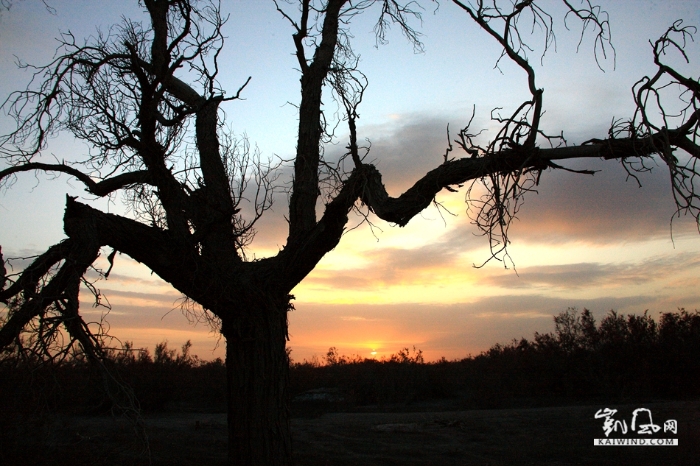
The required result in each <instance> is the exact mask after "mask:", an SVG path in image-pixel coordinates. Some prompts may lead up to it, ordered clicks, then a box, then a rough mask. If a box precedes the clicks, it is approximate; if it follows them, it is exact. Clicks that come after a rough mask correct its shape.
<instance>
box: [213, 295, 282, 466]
mask: <svg viewBox="0 0 700 466" xmlns="http://www.w3.org/2000/svg"><path fill="white" fill-rule="evenodd" d="M266 294H267V293H266ZM245 301H247V306H249V307H247V311H248V312H246V313H245V314H244V315H239V316H237V317H234V318H227V319H223V320H222V329H221V330H222V334H223V335H224V337H225V338H226V375H227V383H228V439H229V448H228V451H229V463H230V464H231V465H234V464H235V465H245V466H248V465H251V466H252V465H289V464H292V446H291V433H290V428H289V410H288V392H287V387H288V380H289V360H288V356H287V352H286V341H287V335H288V334H287V311H288V310H289V309H290V308H291V304H290V302H289V297H285V299H282V300H272V299H269V298H267V297H263V298H257V299H250V300H249V299H246V300H245Z"/></svg>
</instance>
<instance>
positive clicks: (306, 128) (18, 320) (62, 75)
mask: <svg viewBox="0 0 700 466" xmlns="http://www.w3.org/2000/svg"><path fill="white" fill-rule="evenodd" d="M452 3H453V4H454V7H456V10H457V12H458V13H460V14H462V13H463V14H464V15H465V20H473V21H474V22H475V23H476V24H477V25H478V26H479V27H480V28H481V29H482V30H483V31H484V32H485V33H487V34H488V35H490V36H491V37H492V38H493V39H494V40H496V41H497V42H498V44H499V45H500V46H501V47H502V50H503V54H502V57H501V59H502V60H511V61H513V62H514V63H515V64H516V65H518V66H519V67H520V68H522V69H523V70H524V72H525V74H526V78H527V83H528V88H529V92H530V96H529V97H528V98H527V100H525V101H524V102H523V103H522V104H520V105H519V106H517V109H516V110H515V111H514V112H513V113H512V114H511V115H509V116H506V117H502V116H500V115H499V114H498V113H497V112H494V114H493V118H494V119H495V120H497V121H498V122H499V123H500V130H499V132H498V133H497V135H496V136H495V137H494V138H493V139H492V140H491V141H490V142H489V143H488V144H485V145H479V144H477V142H475V141H476V140H477V139H476V133H473V132H471V130H470V126H469V125H468V126H467V127H465V128H463V129H462V130H461V131H459V133H458V134H457V136H456V139H455V140H454V141H450V138H449V137H448V148H447V150H446V152H445V155H444V159H443V160H442V161H441V163H440V164H439V165H438V166H436V167H435V168H434V169H433V170H431V171H429V172H428V173H427V174H425V175H424V176H423V177H422V178H420V179H418V180H417V181H416V182H415V183H414V184H413V186H412V187H411V188H409V189H408V190H407V191H406V192H404V193H403V194H401V195H400V196H398V197H392V196H391V195H390V194H389V193H388V192H387V191H386V189H385V187H384V185H383V184H382V176H381V173H380V172H379V170H378V169H377V168H376V167H375V166H374V165H372V164H370V163H367V162H366V161H365V160H366V154H367V152H368V150H369V149H368V148H366V147H361V146H360V145H359V143H358V134H357V125H356V120H357V118H358V117H357V109H358V107H359V106H360V105H361V103H362V99H363V93H364V90H365V88H366V85H367V79H366V77H365V76H364V75H363V74H362V73H361V72H360V70H359V69H358V59H357V56H356V55H355V53H354V52H353V49H352V47H351V43H350V40H351V38H352V36H351V35H350V32H349V29H348V28H349V27H350V24H351V22H352V19H353V18H354V17H355V16H357V15H359V14H362V13H365V12H366V10H371V9H372V8H374V7H376V8H375V11H376V10H378V12H377V13H375V14H378V20H377V22H376V27H375V32H376V37H377V42H378V43H382V42H383V41H384V40H385V33H386V30H387V28H388V27H390V26H395V27H398V28H399V29H400V30H401V31H402V32H403V33H404V35H405V36H406V37H407V38H408V40H409V41H410V42H411V43H412V44H413V46H414V47H415V48H416V49H421V47H422V44H421V42H420V34H419V33H418V32H417V31H416V30H415V29H414V28H413V26H412V23H413V21H414V20H419V19H420V12H421V6H420V5H418V4H417V2H404V3H402V2H399V1H396V0H299V1H298V2H293V1H292V0H288V1H284V2H283V1H282V0H280V1H278V2H276V3H275V4H276V6H277V9H278V11H279V12H280V14H281V15H282V16H283V17H284V18H285V19H286V20H287V21H288V22H289V23H290V24H291V27H292V29H293V31H294V32H293V44H294V49H295V54H296V58H297V61H298V65H299V72H300V74H301V99H300V102H299V106H298V119H299V132H298V140H297V146H296V157H295V158H294V160H293V180H292V181H291V185H290V195H289V216H288V223H289V232H288V237H287V241H286V244H285V246H284V248H283V249H282V250H281V251H279V253H278V254H277V255H275V256H272V257H268V258H264V259H257V260H250V259H249V258H248V257H247V256H246V252H245V251H246V247H247V246H248V245H249V244H250V242H251V241H252V240H253V235H254V231H255V230H254V226H255V223H256V220H258V219H259V218H261V216H262V215H264V214H265V212H266V211H268V209H269V207H270V205H271V202H272V198H273V193H274V189H275V187H276V185H277V183H276V177H277V176H279V170H280V167H279V166H275V165H266V164H264V163H262V162H261V160H260V158H259V156H258V155H257V153H256V152H255V151H254V150H252V149H251V147H250V145H249V144H248V143H247V141H246V140H236V139H235V138H234V137H233V136H232V135H231V134H230V132H228V131H227V129H226V125H225V124H224V114H223V112H222V111H220V106H221V104H222V103H223V102H226V101H232V100H236V99H238V98H239V97H240V96H241V95H242V93H243V92H244V91H245V87H246V85H247V83H248V81H246V82H242V83H241V85H240V87H239V88H238V89H237V91H236V92H235V93H234V94H233V95H231V94H226V93H224V90H223V89H221V88H220V86H219V84H218V81H217V77H218V73H219V67H218V61H219V60H220V57H221V55H220V53H221V50H222V48H223V45H224V35H223V32H222V28H223V27H224V24H225V18H223V17H222V16H221V14H220V10H219V7H218V5H217V4H216V3H210V2H205V1H194V0H143V4H144V5H145V7H146V9H147V11H148V14H149V16H150V25H148V26H144V25H142V24H141V23H138V22H133V21H129V20H124V22H123V23H122V24H120V25H119V26H118V27H116V28H115V29H113V30H111V32H110V33H109V34H106V35H99V36H97V37H96V38H94V39H92V40H90V41H89V42H86V43H79V42H78V41H77V40H76V39H75V38H74V37H73V36H72V35H71V34H70V33H68V34H65V35H63V36H62V38H61V44H60V47H59V50H58V53H57V55H56V58H55V59H54V60H53V61H52V62H51V63H49V64H48V65H46V66H42V67H39V68H35V74H34V80H33V82H32V83H30V85H29V86H28V87H27V88H26V90H24V91H21V92H16V93H14V94H12V95H11V96H10V97H9V98H8V99H7V100H6V101H5V104H4V109H5V110H6V111H8V112H9V113H10V114H11V115H12V116H13V117H14V118H15V120H16V124H17V128H16V130H15V131H13V132H12V133H10V134H8V135H6V136H4V137H3V138H2V140H1V141H0V150H1V151H2V152H1V155H2V157H3V158H4V160H5V164H6V168H4V169H2V171H0V181H2V183H4V184H5V185H9V184H10V183H11V182H12V180H13V179H14V178H15V176H17V175H19V174H20V173H23V172H29V171H36V170H39V171H45V172H53V173H63V174H67V175H70V176H72V177H74V178H76V179H78V180H79V181H81V182H82V183H83V184H84V185H85V189H86V190H87V192H88V193H90V194H91V195H93V196H97V197H105V196H111V195H113V194H115V193H117V192H122V193H124V195H125V196H126V198H127V199H128V200H129V202H130V205H131V208H132V214H133V215H132V218H128V217H125V216H119V215H115V214H111V213H105V212H101V211H99V210H97V209H95V208H93V207H91V206H89V205H87V204H84V203H81V202H78V201H77V200H76V199H75V198H71V197H68V198H67V199H66V208H65V215H64V230H65V233H66V235H67V239H65V240H64V241H62V242H61V243H59V244H57V245H54V246H52V247H50V248H49V249H48V250H47V251H46V252H45V253H44V254H42V255H40V256H38V257H37V258H35V259H34V261H33V262H32V263H31V265H29V266H28V267H26V268H25V269H24V270H23V271H22V272H21V274H19V275H12V274H10V275H7V273H6V272H4V273H3V281H4V285H3V288H2V290H1V291H0V300H2V301H3V302H5V303H6V304H8V309H9V313H8V316H7V319H6V321H5V322H4V323H3V325H2V328H1V329H0V348H6V347H9V346H11V345H12V344H13V342H15V343H17V342H18V341H20V337H21V335H22V334H23V332H27V331H31V330H32V329H36V327H33V325H35V324H33V323H36V322H37V321H42V322H44V321H45V319H42V318H43V317H45V316H47V315H48V314H47V313H50V316H51V317H52V319H53V320H51V322H53V324H54V325H55V326H60V325H62V326H63V327H64V328H65V330H66V331H67V335H69V337H70V338H69V339H68V341H63V342H62V343H61V344H60V345H59V346H60V347H61V350H63V349H65V348H66V347H67V345H73V343H75V342H77V343H79V348H81V349H82V351H84V352H85V353H86V354H87V355H88V357H90V358H92V359H94V360H99V359H100V358H103V357H104V353H103V352H101V350H100V347H101V343H102V342H101V340H100V338H99V335H94V334H93V333H92V332H91V331H90V328H89V327H88V325H86V324H85V321H84V320H83V319H82V317H81V315H80V312H79V309H78V299H77V294H78V290H79V287H80V283H81V281H83V280H85V276H86V272H87V271H88V270H89V269H90V268H91V267H92V264H93V262H94V261H95V259H96V258H97V257H98V254H99V251H100V248H102V247H109V248H111V249H112V251H113V252H112V253H111V254H110V256H109V260H110V262H112V260H113V258H114V254H115V252H116V251H119V252H121V253H124V254H127V255H129V256H130V257H132V258H134V259H135V260H137V261H139V262H142V263H144V264H145V265H146V266H148V267H149V268H150V269H151V270H152V271H153V272H155V273H156V274H158V275H159V276H160V277H161V278H163V279H164V280H165V281H167V282H169V283H170V284H172V286H173V287H175V288H176V289H177V290H178V291H179V292H181V293H182V294H183V295H184V296H185V297H186V298H187V299H188V300H191V301H192V302H196V303H198V304H199V305H201V306H202V307H203V308H204V309H206V311H207V312H208V313H210V315H211V316H212V318H214V319H216V320H217V321H218V322H219V324H220V331H221V333H222V335H223V336H224V337H225V339H226V367H227V372H228V393H229V407H228V422H229V457H230V461H231V463H232V464H289V463H290V462H291V441H290V432H289V420H288V411H287V406H286V397H287V377H288V359H287V353H286V351H285V344H286V340H287V338H288V335H287V312H288V311H289V310H290V309H291V308H292V304H291V300H292V299H293V297H292V296H291V295H290V292H291V290H292V289H293V288H294V287H295V286H296V285H297V284H298V283H300V282H301V281H302V280H303V279H304V277H306V276H307V275H308V274H309V273H310V272H311V271H312V270H313V269H314V267H315V266H316V264H318V262H319V261H320V260H321V258H323V257H324V255H325V254H327V253H328V252H329V251H331V250H332V249H333V248H334V247H336V245H337V244H338V243H339V241H340V239H341V237H342V235H343V232H344V231H345V228H346V225H347V224H348V215H349V214H350V213H351V211H352V210H353V209H356V210H358V211H359V212H361V213H364V214H365V215H367V214H369V213H370V212H371V213H373V214H374V215H376V217H378V218H379V219H381V220H383V221H386V222H390V223H393V224H396V225H399V226H404V225H406V224H407V223H408V222H409V221H410V220H411V219H412V218H413V217H414V216H415V215H417V214H418V213H420V212H421V211H423V210H424V209H425V208H426V207H428V206H429V205H430V204H431V203H433V202H435V196H436V195H437V194H438V193H439V192H440V191H441V190H443V189H447V190H455V189H459V188H460V187H462V186H463V185H465V184H469V187H467V189H468V190H471V187H473V186H475V184H479V185H480V186H484V187H485V188H486V194H485V195H484V196H482V197H479V198H478V199H472V202H471V204H470V212H471V213H472V218H473V221H474V223H475V225H476V226H477V227H478V228H479V229H480V231H481V232H482V233H483V234H484V235H486V236H487V237H488V240H489V243H490V246H491V251H492V257H493V258H496V259H499V260H502V259H504V258H507V249H506V247H507V245H508V225H509V224H510V221H511V219H512V218H513V217H514V215H515V214H516V213H517V210H518V208H519V205H520V203H521V202H522V199H523V195H524V194H525V193H527V192H528V191H529V190H531V189H533V187H534V186H535V185H537V184H538V183H539V181H540V175H541V174H542V172H543V171H544V170H547V169H563V167H562V166H560V165H559V163H560V162H559V161H561V160H565V159H573V158H604V159H615V160H618V161H621V162H622V163H623V164H625V166H626V167H627V168H628V170H629V171H630V173H632V174H634V173H635V170H645V169H646V167H647V165H646V164H647V163H648V162H649V161H651V160H652V158H658V159H660V160H662V161H663V162H664V163H665V164H666V165H667V166H668V169H669V173H670V175H671V185H672V189H673V192H674V194H675V198H676V201H677V206H678V209H679V212H689V213H691V214H692V215H693V216H694V217H695V218H696V219H698V213H699V209H698V208H699V207H700V206H699V204H698V194H697V192H696V190H695V187H696V176H697V174H698V170H697V166H696V163H697V160H698V157H700V146H698V140H697V138H698V121H699V117H700V110H699V109H698V104H699V102H700V84H699V83H698V81H697V80H694V79H691V78H688V77H685V76H683V75H682V74H680V73H678V72H677V71H676V70H675V69H674V68H672V67H670V66H668V65H666V64H665V63H664V59H665V58H666V56H667V54H669V53H677V54H680V56H681V57H682V58H685V59H686V60H687V59H688V57H687V56H686V55H685V51H684V50H685V49H684V47H685V40H686V39H688V38H689V37H691V34H692V33H693V32H694V29H691V28H689V27H685V26H683V25H682V24H681V23H680V22H678V23H676V24H674V25H673V26H672V27H670V28H669V29H668V31H667V32H666V33H665V34H664V35H663V36H662V37H661V38H660V39H659V40H658V41H656V42H655V43H654V44H652V45H653V59H654V63H656V65H657V68H658V71H657V73H656V74H655V75H654V76H652V77H645V78H643V79H641V80H640V81H639V82H638V83H637V84H636V85H635V87H634V89H635V93H634V95H635V102H636V104H637V111H636V113H635V114H634V115H633V116H632V117H631V118H630V119H629V120H626V121H616V122H614V124H613V125H612V127H611V128H610V131H609V133H608V134H607V135H605V136H604V137H601V138H600V139H591V140H589V141H587V142H585V143H584V144H582V145H579V146H567V144H566V141H565V140H564V139H563V137H561V135H559V136H551V135H547V134H545V133H544V132H543V131H542V130H541V129H540V128H541V121H542V118H543V114H544V107H545V106H544V100H543V91H542V89H540V88H538V87H537V80H536V76H535V71H534V69H533V67H532V66H531V65H530V63H529V61H528V60H529V58H528V53H532V50H533V48H531V46H530V45H529V44H528V43H527V40H526V38H527V35H524V34H522V33H521V25H523V24H528V27H536V28H539V29H541V30H542V31H544V37H545V43H544V50H545V51H546V50H547V49H548V48H549V47H550V45H551V44H552V41H553V40H554V30H553V27H554V19H553V18H552V16H550V15H549V14H548V13H547V12H546V11H545V10H543V9H542V8H541V7H540V6H539V5H538V4H537V3H536V2H535V1H533V0H523V1H520V2H510V1H508V2H503V4H501V2H499V1H496V0H492V1H490V2H485V1H480V0H477V1H475V2H473V4H467V3H464V2H461V1H458V0H454V1H453V2H452ZM564 4H565V6H566V8H567V9H568V15H567V21H568V23H567V25H569V24H572V22H573V21H574V20H576V21H578V22H579V24H581V26H582V34H583V33H584V32H587V31H592V32H593V34H594V35H595V53H596V54H597V56H603V55H605V54H611V53H614V49H613V48H612V45H611V44H610V31H609V24H608V19H607V15H606V14H605V12H603V11H601V10H600V9H599V8H598V7H594V6H593V5H591V4H590V3H588V2H587V1H584V2H583V3H582V5H583V6H582V7H580V8H577V7H575V6H573V5H572V3H570V2H568V1H564ZM295 5H296V6H295ZM522 27H524V26H522ZM185 78H188V79H189V81H190V83H192V84H188V83H186V82H185V81H184V79H185ZM670 89H673V90H674V91H675V92H676V94H675V95H674V96H671V97H675V101H673V102H668V103H667V101H666V100H664V99H666V98H668V97H669V96H668V94H669V92H668V91H669V90H670ZM323 92H326V93H330V94H331V95H332V96H333V97H334V98H335V100H336V102H337V103H338V108H339V109H340V111H341V112H342V113H343V117H342V121H344V122H345V123H346V124H347V126H348V131H349V141H348V146H347V154H346V155H345V156H344V157H342V158H341V159H340V161H337V162H333V163H331V162H330V161H328V160H326V159H325V158H324V153H323V145H324V142H326V141H328V140H329V138H332V137H333V128H332V127H331V126H329V125H328V122H327V120H326V116H325V114H324V106H323V103H322V94H323ZM678 102H681V104H682V105H681V106H680V107H679V106H678ZM659 114H660V115H661V116H660V117H659V116H658V115H659ZM61 132H69V133H72V134H73V135H74V136H75V137H77V138H78V139H81V140H84V141H86V142H87V143H88V144H89V145H90V147H91V148H92V149H91V152H90V153H89V154H88V156H86V157H85V158H84V159H82V160H80V161H77V162H74V163H65V162H55V161H54V162H51V161H47V159H46V156H45V155H44V151H45V149H46V147H47V144H48V139H49V138H50V137H51V136H53V135H56V134H58V133H61ZM448 134H449V132H448ZM453 142H454V144H456V146H457V148H456V149H455V147H453ZM456 150H461V151H462V156H461V157H457V156H452V155H453V154H454V153H455V151H456ZM373 155H374V156H377V157H381V154H373ZM584 172H585V171H584ZM469 192H471V191H469ZM250 193H255V194H254V195H250ZM319 201H322V202H323V205H324V209H323V213H322V214H321V215H320V217H319V216H318V215H317V204H318V203H319ZM108 272H109V271H107V273H108ZM95 292H96V291H95ZM96 295H97V296H99V294H98V293H97V292H96ZM54 334H55V332H54ZM42 335H45V333H44V334H42ZM51 351H54V353H53V354H55V351H57V350H56V349H54V350H50V349H49V350H47V352H48V353H51Z"/></svg>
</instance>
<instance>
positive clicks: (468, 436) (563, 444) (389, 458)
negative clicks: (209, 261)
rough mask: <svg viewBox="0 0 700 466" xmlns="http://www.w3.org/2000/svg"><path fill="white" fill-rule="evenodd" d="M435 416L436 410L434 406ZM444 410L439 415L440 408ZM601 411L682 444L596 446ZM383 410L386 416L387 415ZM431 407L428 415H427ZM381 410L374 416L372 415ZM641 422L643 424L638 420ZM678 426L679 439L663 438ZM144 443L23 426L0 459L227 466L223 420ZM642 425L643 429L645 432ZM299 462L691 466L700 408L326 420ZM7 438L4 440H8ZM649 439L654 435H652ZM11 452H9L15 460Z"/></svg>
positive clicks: (96, 429)
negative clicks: (644, 416) (645, 414)
mask: <svg viewBox="0 0 700 466" xmlns="http://www.w3.org/2000/svg"><path fill="white" fill-rule="evenodd" d="M433 408H435V407H433ZM437 408H439V407H437ZM602 408H612V409H617V410H618V412H617V413H616V415H615V416H614V418H615V419H616V420H625V421H626V424H627V427H628V433H627V435H622V434H621V433H619V432H618V433H617V434H616V433H612V434H611V435H610V437H615V436H617V437H622V438H635V437H637V438H638V437H644V435H639V434H632V432H631V430H629V429H630V428H631V421H632V413H633V411H634V410H635V409H636V408H648V409H650V410H651V413H652V415H653V422H654V423H655V424H657V425H660V426H662V429H661V430H660V431H659V432H657V433H656V434H654V437H663V438H676V439H678V446H676V447H672V446H665V447H650V446H644V447H642V446H634V447H630V446H615V447H602V446H593V442H594V439H596V438H605V434H604V432H603V421H604V419H595V413H596V412H597V411H598V410H600V409H602ZM384 409H385V410H386V408H384ZM423 409H425V407H423ZM368 411H377V409H374V410H372V409H368ZM640 419H641V417H640ZM668 419H675V420H676V421H677V426H678V427H677V434H676V435H673V434H671V433H667V434H664V433H663V425H664V421H666V420H668ZM144 422H145V426H146V427H145V432H146V434H147V438H148V442H145V441H144V438H143V436H142V435H141V436H139V435H137V434H136V433H135V430H134V427H133V424H130V423H129V422H128V421H127V420H125V419H114V418H111V417H107V416H102V417H98V416H93V417H84V416H81V417H68V418H65V417H64V418H54V419H53V420H51V422H49V423H47V422H44V423H43V424H42V426H32V425H31V423H28V424H27V425H25V426H23V427H22V429H24V430H25V435H22V436H20V437H18V438H16V439H13V440H11V441H10V443H8V438H6V439H5V442H4V444H5V446H6V447H9V448H7V449H6V451H5V452H4V453H2V454H0V462H2V463H3V464H13V465H19V464H27V465H34V464H51V465H64V464H65V465H67V464H71V465H146V464H149V459H148V458H149V456H150V459H151V461H150V464H153V465H218V464H224V463H225V459H226V444H227V440H226V415H225V414H219V413H196V412H190V413H177V414H175V413H174V414H154V415H146V416H144ZM639 423H640V421H637V424H638V425H639ZM292 432H293V448H294V457H295V461H296V464H298V465H301V466H304V465H309V466H315V465H353V466H355V465H368V466H369V465H402V466H403V465H492V466H493V465H511V464H518V465H527V464H534V465H552V466H553V465H569V464H583V465H588V464H590V465H619V464H623V465H633V464H634V465H654V464H658V465H662V464H663V465H692V464H699V463H698V461H699V460H698V458H700V401H693V402H670V403H647V404H643V405H642V404H640V405H639V406H637V405H611V406H597V405H596V406H574V407H557V408H531V409H504V410H471V411H425V412H393V413H389V412H365V413H358V412H354V413H326V414H321V415H318V416H311V417H296V418H294V419H293V420H292ZM6 434H7V432H5V433H3V434H2V435H6ZM646 437H649V436H646ZM8 453H9V454H8Z"/></svg>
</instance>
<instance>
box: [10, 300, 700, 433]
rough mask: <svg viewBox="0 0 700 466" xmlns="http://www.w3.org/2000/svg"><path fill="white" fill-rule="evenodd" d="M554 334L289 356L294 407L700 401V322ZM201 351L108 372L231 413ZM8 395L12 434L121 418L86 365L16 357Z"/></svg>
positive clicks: (148, 399) (568, 315)
mask: <svg viewBox="0 0 700 466" xmlns="http://www.w3.org/2000/svg"><path fill="white" fill-rule="evenodd" d="M554 324H555V329H554V332H552V333H542V334H541V333H535V335H534V338H533V339H532V340H527V339H525V338H523V339H521V340H520V341H518V340H513V341H512V342H510V343H508V344H496V345H494V346H493V347H492V348H490V349H489V350H488V351H485V352H482V353H481V354H479V355H477V356H470V357H467V358H465V359H462V360H454V361H448V360H446V359H445V358H443V359H441V360H439V361H435V362H425V361H424V358H423V354H422V351H421V350H419V349H416V348H413V349H412V350H410V349H408V348H404V349H402V350H400V351H399V352H398V353H396V354H393V355H391V356H389V357H383V358H381V359H378V360H377V359H367V358H363V357H360V356H354V357H348V356H343V355H340V354H339V353H338V351H337V349H336V348H330V349H329V351H328V353H327V354H326V355H325V356H324V357H322V358H320V360H319V358H312V360H311V361H307V360H304V361H302V362H294V361H293V360H292V359H291V357H289V361H290V396H291V398H292V400H294V399H295V398H296V399H297V400H299V399H303V396H301V395H303V394H304V393H307V392H309V391H314V390H315V391H319V390H321V389H323V390H327V391H329V392H332V393H335V397H334V398H332V399H328V400H327V402H325V403H323V401H322V402H321V403H315V405H314V404H313V403H308V402H298V403H292V410H293V413H296V414H298V415H305V414H309V413H312V414H313V413H314V412H318V410H319V409H320V410H321V411H323V410H326V411H327V410H355V409H361V407H363V406H367V405H373V406H374V407H375V408H376V409H383V408H385V409H406V408H409V407H411V406H416V405H417V404H419V403H423V402H430V401H432V400H443V401H444V400H450V399H451V400H454V407H455V408H461V409H469V408H500V407H515V406H543V405H553V404H567V403H579V402H592V401H597V400H599V401H605V402H624V401H630V402H631V401H643V400H652V399H653V400H658V399H688V398H697V397H699V396H700V311H697V310H696V311H694V312H688V311H685V310H684V309H680V310H679V311H677V312H672V313H663V314H661V316H660V318H659V319H658V321H656V320H654V319H653V318H652V317H651V316H649V314H648V313H647V312H645V313H644V314H643V315H623V314H618V313H616V312H615V311H610V312H609V313H608V314H607V315H606V316H605V317H604V318H603V319H602V320H601V321H600V323H596V321H595V319H594V318H593V315H592V313H591V312H590V311H589V310H587V309H584V310H583V311H582V312H580V313H579V312H578V311H577V310H575V309H571V308H570V309H567V310H566V311H564V312H562V313H560V314H559V315H558V316H555V317H554ZM191 346H192V345H191V343H190V342H189V341H188V342H187V343H185V344H184V345H183V346H182V347H181V349H180V351H178V350H176V349H171V348H169V347H168V343H167V342H162V343H159V344H158V345H156V347H155V351H154V353H153V354H151V353H150V351H149V350H147V349H136V348H134V346H133V344H131V343H129V342H126V343H125V344H124V345H123V347H122V349H120V350H111V354H110V359H109V360H110V367H108V368H107V370H109V371H110V373H112V374H113V375H114V378H115V380H116V381H117V383H118V384H119V385H120V386H123V387H126V388H127V389H128V390H129V391H130V393H132V394H133V395H134V396H133V398H134V400H136V403H137V408H139V409H141V410H144V411H162V410H199V411H224V410H225V407H226V389H225V387H226V383H225V380H226V368H225V364H224V362H223V361H222V360H221V359H215V360H213V361H203V360H201V359H200V358H198V357H197V356H195V355H192V354H191ZM18 355H24V356H23V357H18ZM288 356H290V355H289V352H288ZM0 393H2V397H0V404H1V405H2V406H0V412H2V417H3V418H4V419H3V420H4V421H5V422H0V424H6V422H9V421H8V420H9V419H11V418H13V417H14V416H27V415H30V416H35V415H36V414H37V413H42V412H53V411H60V412H67V413H76V414H77V413H107V412H109V411H110V410H113V409H114V408H115V406H114V399H111V398H110V397H107V396H106V395H105V388H104V377H103V375H101V374H100V373H99V368H95V367H94V366H93V365H91V364H90V363H89V362H88V361H87V360H85V359H84V358H80V357H64V358H63V359H61V360H56V361H46V360H31V358H29V359H28V358H27V357H26V353H22V352H19V351H15V352H13V351H11V349H10V351H6V352H4V353H2V354H1V355H0ZM312 405H313V406H312ZM319 405H320V407H319ZM0 427H2V426H1V425H0Z"/></svg>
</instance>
